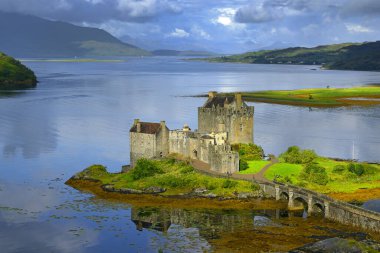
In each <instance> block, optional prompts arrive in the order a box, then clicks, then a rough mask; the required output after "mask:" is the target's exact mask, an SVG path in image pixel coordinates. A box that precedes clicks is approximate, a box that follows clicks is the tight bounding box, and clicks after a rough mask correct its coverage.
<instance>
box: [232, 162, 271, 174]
mask: <svg viewBox="0 0 380 253" xmlns="http://www.w3.org/2000/svg"><path fill="white" fill-rule="evenodd" d="M269 163H270V162H269V161H248V166H249V167H248V169H246V170H243V171H240V172H239V173H240V174H256V173H257V172H259V171H260V170H261V169H262V168H264V166H265V165H267V164H269Z"/></svg>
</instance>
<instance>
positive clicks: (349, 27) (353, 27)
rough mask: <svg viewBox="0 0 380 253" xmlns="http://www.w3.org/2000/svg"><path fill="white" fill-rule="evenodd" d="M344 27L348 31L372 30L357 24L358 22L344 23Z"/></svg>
mask: <svg viewBox="0 0 380 253" xmlns="http://www.w3.org/2000/svg"><path fill="white" fill-rule="evenodd" d="M346 29H347V31H348V32H349V33H370V32H373V30H371V29H370V28H368V27H365V26H362V25H358V24H346Z"/></svg>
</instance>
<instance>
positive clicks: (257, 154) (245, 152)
mask: <svg viewBox="0 0 380 253" xmlns="http://www.w3.org/2000/svg"><path fill="white" fill-rule="evenodd" d="M232 150H234V151H237V152H238V153H239V156H240V158H242V159H244V160H262V159H263V158H264V150H263V148H262V147H260V146H258V145H255V144H253V143H250V144H243V143H240V144H234V145H232Z"/></svg>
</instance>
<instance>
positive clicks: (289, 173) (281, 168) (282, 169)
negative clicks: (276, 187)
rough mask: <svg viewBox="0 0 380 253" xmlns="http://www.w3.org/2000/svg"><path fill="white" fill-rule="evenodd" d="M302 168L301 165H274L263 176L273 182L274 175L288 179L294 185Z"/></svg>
mask: <svg viewBox="0 0 380 253" xmlns="http://www.w3.org/2000/svg"><path fill="white" fill-rule="evenodd" d="M302 168H303V165H300V164H291V163H276V164H274V165H273V166H271V167H270V168H269V169H268V170H267V171H266V172H265V174H264V176H265V177H266V178H267V179H269V180H273V179H274V178H275V176H276V175H280V176H281V177H289V178H290V179H291V180H292V182H293V183H295V184H296V183H297V182H298V175H299V174H300V172H301V170H302Z"/></svg>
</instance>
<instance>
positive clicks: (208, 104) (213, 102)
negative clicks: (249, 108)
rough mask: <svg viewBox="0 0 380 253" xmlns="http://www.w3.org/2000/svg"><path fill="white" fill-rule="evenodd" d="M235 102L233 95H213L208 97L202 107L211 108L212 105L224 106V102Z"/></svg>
mask: <svg viewBox="0 0 380 253" xmlns="http://www.w3.org/2000/svg"><path fill="white" fill-rule="evenodd" d="M233 102H235V97H233V96H228V97H219V96H215V97H212V98H209V99H208V100H207V101H206V103H205V104H204V105H203V107H206V108H212V107H213V106H215V107H217V106H219V107H224V105H225V104H231V103H233Z"/></svg>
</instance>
